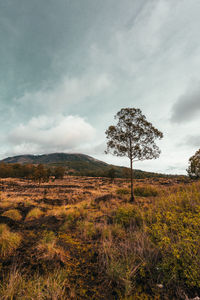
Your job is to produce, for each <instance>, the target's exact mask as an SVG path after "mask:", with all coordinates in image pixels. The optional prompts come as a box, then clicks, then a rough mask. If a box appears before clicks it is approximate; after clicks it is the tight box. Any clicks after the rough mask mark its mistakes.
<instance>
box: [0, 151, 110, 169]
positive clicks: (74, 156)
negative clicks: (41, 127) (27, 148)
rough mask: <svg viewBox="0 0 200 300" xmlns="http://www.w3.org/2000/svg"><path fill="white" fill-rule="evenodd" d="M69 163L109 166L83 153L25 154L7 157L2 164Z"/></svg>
mask: <svg viewBox="0 0 200 300" xmlns="http://www.w3.org/2000/svg"><path fill="white" fill-rule="evenodd" d="M69 161H85V162H93V163H94V162H96V163H101V164H102V165H104V166H105V165H108V164H107V163H105V162H102V161H100V160H98V159H95V158H93V157H91V156H89V155H86V154H81V153H51V154H41V155H33V154H25V155H17V156H12V157H7V158H5V159H2V160H1V161H0V162H4V163H8V164H10V163H12V164H13V163H19V164H52V163H53V164H55V163H65V162H69Z"/></svg>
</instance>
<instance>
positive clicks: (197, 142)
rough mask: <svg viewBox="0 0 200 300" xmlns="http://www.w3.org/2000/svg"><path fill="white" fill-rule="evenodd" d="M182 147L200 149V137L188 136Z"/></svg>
mask: <svg viewBox="0 0 200 300" xmlns="http://www.w3.org/2000/svg"><path fill="white" fill-rule="evenodd" d="M182 145H184V146H188V147H192V148H194V147H195V148H197V149H199V148H200V135H199V134H197V135H188V136H187V137H186V139H185V140H184V141H182Z"/></svg>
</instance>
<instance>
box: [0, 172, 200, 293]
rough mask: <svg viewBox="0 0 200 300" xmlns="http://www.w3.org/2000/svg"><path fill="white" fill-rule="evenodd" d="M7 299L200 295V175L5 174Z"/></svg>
mask: <svg viewBox="0 0 200 300" xmlns="http://www.w3.org/2000/svg"><path fill="white" fill-rule="evenodd" d="M0 186H1V195H0V197H1V199H0V257H1V265H0V267H1V273H0V277H1V284H0V299H192V298H194V297H195V296H197V295H200V274H199V264H200V255H199V254H200V225H199V224H200V223H199V219H200V184H199V183H198V182H195V183H193V182H182V181H181V179H160V178H159V179H148V180H147V179H146V180H135V182H134V186H135V195H136V202H135V203H133V204H130V203H129V197H130V195H129V189H130V186H129V182H127V181H126V180H123V179H115V180H114V181H113V182H111V181H110V180H109V179H106V178H90V177H72V176H69V177H66V178H65V179H63V180H55V181H54V182H48V183H42V184H37V183H35V182H32V181H27V180H19V179H1V181H0Z"/></svg>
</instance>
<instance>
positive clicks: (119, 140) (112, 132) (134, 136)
mask: <svg viewBox="0 0 200 300" xmlns="http://www.w3.org/2000/svg"><path fill="white" fill-rule="evenodd" d="M115 119H116V120H117V125H111V126H109V128H108V129H107V130H106V132H105V133H106V137H107V140H108V141H107V150H106V151H105V152H106V153H112V154H113V155H117V156H127V157H128V158H129V159H130V167H131V200H132V201H133V199H134V196H133V180H132V169H133V161H134V160H135V159H137V160H146V159H155V158H158V157H159V155H160V152H161V151H160V149H159V147H158V146H157V145H156V144H155V140H156V139H157V138H158V139H161V138H162V137H163V134H162V132H160V131H159V130H158V129H156V128H155V127H154V126H153V125H152V124H151V123H150V122H148V121H147V120H146V117H145V116H144V115H143V114H142V111H141V110H140V109H138V108H122V109H121V110H120V111H119V112H118V113H117V114H116V115H115Z"/></svg>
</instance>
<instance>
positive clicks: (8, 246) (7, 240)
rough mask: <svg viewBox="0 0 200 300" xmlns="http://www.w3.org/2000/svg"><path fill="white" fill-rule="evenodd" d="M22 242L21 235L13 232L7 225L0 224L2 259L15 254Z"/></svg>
mask: <svg viewBox="0 0 200 300" xmlns="http://www.w3.org/2000/svg"><path fill="white" fill-rule="evenodd" d="M21 240H22V237H21V235H20V234H19V233H16V232H11V231H10V229H9V227H8V226H7V225H5V224H0V257H1V258H5V257H8V256H10V255H11V254H13V252H14V251H15V250H16V249H17V248H18V247H19V245H20V243H21Z"/></svg>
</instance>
